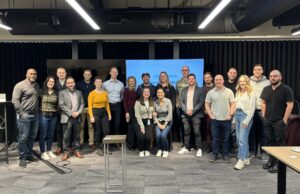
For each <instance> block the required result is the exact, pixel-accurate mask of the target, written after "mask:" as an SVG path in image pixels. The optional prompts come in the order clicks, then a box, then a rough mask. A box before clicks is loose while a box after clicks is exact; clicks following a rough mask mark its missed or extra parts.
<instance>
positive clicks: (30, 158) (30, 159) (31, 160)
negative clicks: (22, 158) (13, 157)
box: [26, 156, 38, 162]
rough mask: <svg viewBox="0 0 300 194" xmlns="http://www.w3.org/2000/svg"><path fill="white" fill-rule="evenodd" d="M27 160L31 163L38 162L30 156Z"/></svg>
mask: <svg viewBox="0 0 300 194" xmlns="http://www.w3.org/2000/svg"><path fill="white" fill-rule="evenodd" d="M26 160H28V161H30V162H37V161H38V159H37V158H35V157H33V156H29V157H28V158H26Z"/></svg>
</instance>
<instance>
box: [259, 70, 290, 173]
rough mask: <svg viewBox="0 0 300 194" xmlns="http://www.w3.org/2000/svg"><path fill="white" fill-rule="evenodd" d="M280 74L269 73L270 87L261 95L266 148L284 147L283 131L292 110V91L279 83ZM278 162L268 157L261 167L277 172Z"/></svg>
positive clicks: (274, 71) (275, 72)
mask: <svg viewBox="0 0 300 194" xmlns="http://www.w3.org/2000/svg"><path fill="white" fill-rule="evenodd" d="M281 79H282V76H281V73H280V71H278V70H273V71H271V73H270V77H269V80H270V82H271V85H270V86H266V87H265V88H264V89H263V91H262V94H261V96H260V97H261V99H262V101H261V115H262V117H263V119H264V124H265V130H266V136H267V146H285V129H286V124H287V121H288V118H289V116H290V114H291V112H292V109H293V105H294V103H293V101H294V95H293V91H292V89H291V88H290V87H288V86H287V85H285V84H283V83H281ZM277 164H278V160H277V159H276V158H274V157H273V156H269V160H268V162H267V163H266V164H264V165H263V169H267V170H268V171H269V172H270V173H276V172H277V169H278V167H277Z"/></svg>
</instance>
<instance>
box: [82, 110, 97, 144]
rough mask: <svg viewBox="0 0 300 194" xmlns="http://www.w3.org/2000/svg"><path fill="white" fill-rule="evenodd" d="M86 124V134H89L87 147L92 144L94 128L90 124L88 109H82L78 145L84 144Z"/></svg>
mask: <svg viewBox="0 0 300 194" xmlns="http://www.w3.org/2000/svg"><path fill="white" fill-rule="evenodd" d="M86 120H87V123H88V132H89V145H92V144H93V143H94V127H93V124H92V123H91V119H90V115H89V113H88V108H84V109H83V112H82V113H81V123H80V144H83V142H84V125H85V121H86Z"/></svg>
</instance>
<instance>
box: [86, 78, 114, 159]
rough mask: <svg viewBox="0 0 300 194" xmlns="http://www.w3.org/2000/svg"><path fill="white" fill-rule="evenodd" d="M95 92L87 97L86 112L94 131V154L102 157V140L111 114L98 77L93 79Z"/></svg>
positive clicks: (105, 92) (107, 128)
mask: <svg viewBox="0 0 300 194" xmlns="http://www.w3.org/2000/svg"><path fill="white" fill-rule="evenodd" d="M94 84H95V90H93V91H91V92H90V94H89V96H88V111H89V115H90V119H91V123H93V125H94V129H95V135H94V136H95V137H94V139H95V146H96V149H97V151H96V153H97V154H98V155H99V156H103V144H102V139H103V138H104V137H105V136H106V135H107V134H108V133H109V121H110V120H111V113H110V108H109V102H108V94H107V91H105V90H103V88H102V80H101V78H100V77H96V78H95V79H94Z"/></svg>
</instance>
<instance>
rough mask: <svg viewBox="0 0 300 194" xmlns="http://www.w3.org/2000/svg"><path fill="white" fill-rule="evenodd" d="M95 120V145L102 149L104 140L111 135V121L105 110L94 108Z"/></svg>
mask: <svg viewBox="0 0 300 194" xmlns="http://www.w3.org/2000/svg"><path fill="white" fill-rule="evenodd" d="M93 115H94V118H95V123H94V128H95V137H94V139H95V145H96V147H97V148H102V140H103V138H104V137H105V136H106V135H107V134H108V133H109V121H108V116H107V113H106V109H105V108H93Z"/></svg>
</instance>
